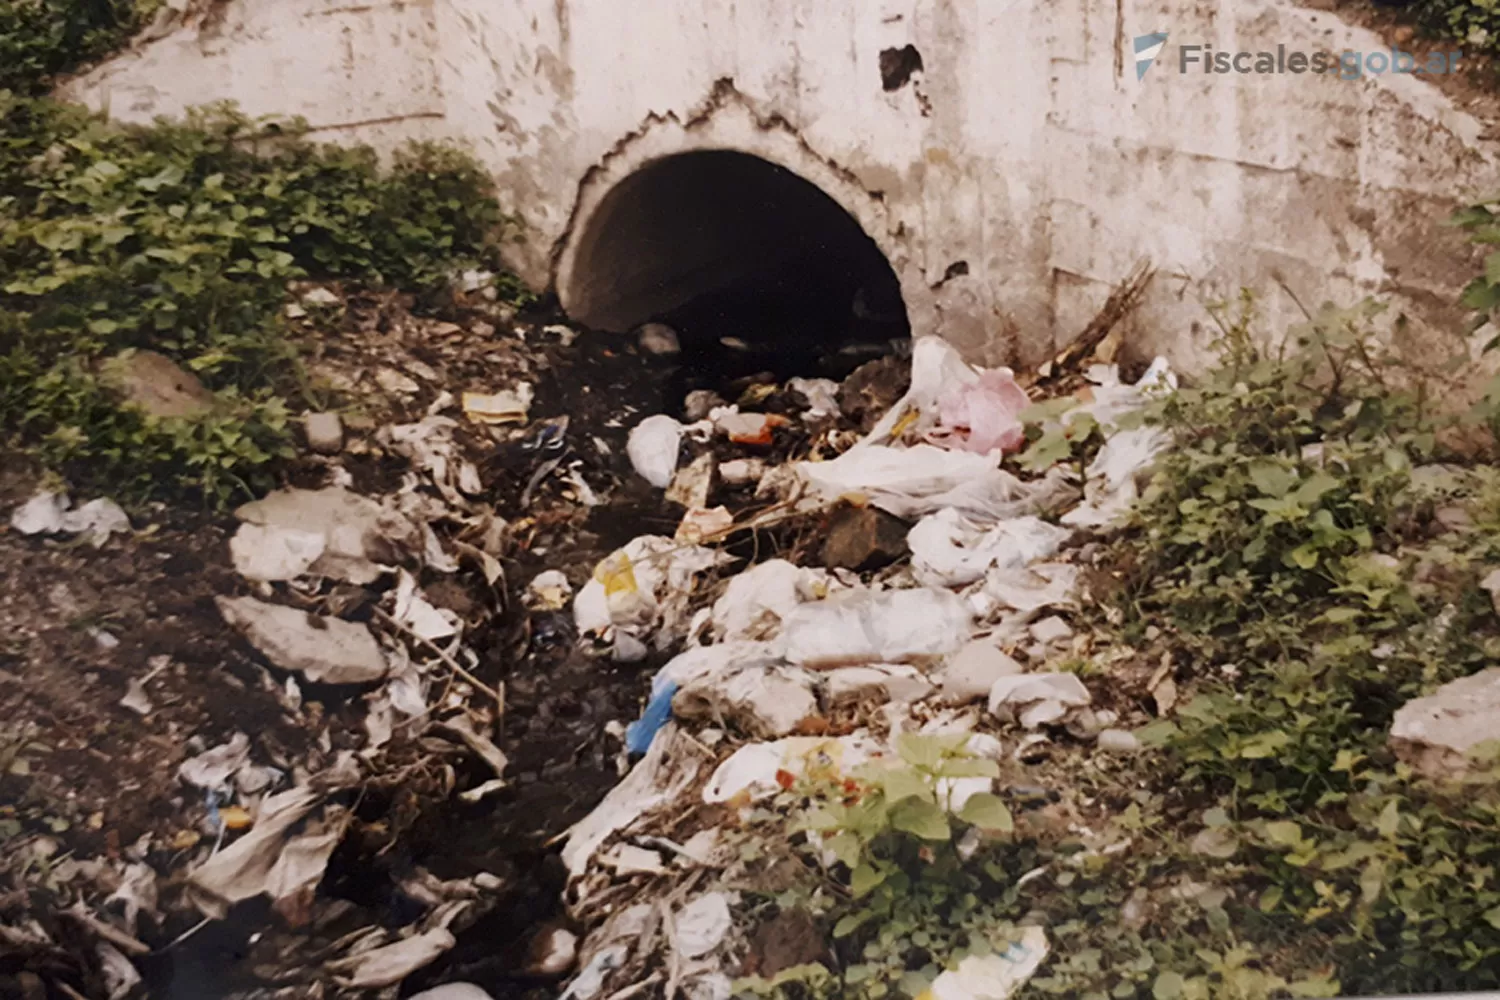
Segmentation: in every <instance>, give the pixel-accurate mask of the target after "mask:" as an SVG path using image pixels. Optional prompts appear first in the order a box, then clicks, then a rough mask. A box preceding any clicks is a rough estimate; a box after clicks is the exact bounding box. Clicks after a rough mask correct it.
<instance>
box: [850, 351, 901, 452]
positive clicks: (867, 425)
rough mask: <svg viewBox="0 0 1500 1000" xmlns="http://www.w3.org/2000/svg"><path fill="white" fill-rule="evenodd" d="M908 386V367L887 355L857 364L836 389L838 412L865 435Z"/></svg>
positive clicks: (899, 360) (898, 359)
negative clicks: (840, 411)
mask: <svg viewBox="0 0 1500 1000" xmlns="http://www.w3.org/2000/svg"><path fill="white" fill-rule="evenodd" d="M910 387H911V366H910V364H908V363H907V362H906V361H903V360H902V359H900V358H898V357H895V356H889V357H884V358H880V359H878V360H876V361H871V362H869V363H867V364H863V365H860V366H859V367H858V368H856V369H855V370H854V373H853V374H852V375H850V376H849V377H848V378H846V379H844V383H843V385H841V386H839V398H838V403H839V409H840V410H842V411H843V414H844V416H846V417H848V418H849V419H850V420H852V421H854V422H855V423H857V424H858V425H859V429H860V431H861V433H865V434H868V433H869V432H870V431H871V430H872V429H873V428H874V427H875V425H876V424H878V423H879V422H880V418H881V417H883V416H885V413H886V411H887V410H889V409H890V408H891V407H892V406H895V405H896V401H897V400H899V399H900V398H901V397H902V396H903V395H905V394H906V390H907V389H908V388H910Z"/></svg>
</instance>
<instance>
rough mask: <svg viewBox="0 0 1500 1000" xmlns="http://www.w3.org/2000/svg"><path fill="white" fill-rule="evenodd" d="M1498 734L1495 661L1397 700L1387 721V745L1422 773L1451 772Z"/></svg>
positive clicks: (1499, 682) (1499, 684)
mask: <svg viewBox="0 0 1500 1000" xmlns="http://www.w3.org/2000/svg"><path fill="white" fill-rule="evenodd" d="M1491 740H1500V667H1491V668H1489V669H1488V670H1481V671H1480V672H1479V673H1477V674H1474V675H1473V676H1470V677H1464V678H1461V679H1459V680H1456V681H1450V682H1449V683H1447V684H1444V685H1443V686H1442V687H1440V688H1438V689H1437V690H1436V691H1434V692H1433V693H1432V694H1430V695H1428V696H1426V697H1425V698H1417V699H1414V700H1412V701H1409V702H1407V703H1406V704H1405V705H1402V706H1401V708H1400V710H1399V711H1397V712H1396V718H1395V720H1394V721H1393V722H1392V724H1391V738H1390V743H1391V749H1392V750H1394V751H1395V752H1396V755H1397V756H1399V757H1400V758H1401V759H1402V760H1404V761H1406V762H1407V763H1408V764H1410V765H1411V766H1412V767H1414V768H1416V769H1417V770H1418V771H1420V772H1421V773H1423V774H1425V775H1427V776H1429V777H1434V778H1444V777H1455V776H1458V775H1460V774H1462V773H1463V772H1464V771H1466V770H1467V769H1468V768H1469V766H1470V765H1471V764H1472V759H1471V758H1470V756H1469V755H1470V753H1471V752H1472V751H1474V750H1475V749H1476V748H1477V747H1478V746H1479V745H1480V744H1482V743H1486V742H1488V741H1491Z"/></svg>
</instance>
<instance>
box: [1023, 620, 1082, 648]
mask: <svg viewBox="0 0 1500 1000" xmlns="http://www.w3.org/2000/svg"><path fill="white" fill-rule="evenodd" d="M1072 636H1073V629H1072V628H1071V627H1070V626H1069V625H1068V623H1067V622H1065V621H1063V620H1062V619H1061V618H1059V617H1057V616H1056V615H1050V616H1048V617H1046V618H1043V619H1042V620H1041V621H1039V622H1035V623H1033V624H1032V626H1031V637H1032V638H1033V639H1035V640H1036V641H1037V642H1040V643H1043V644H1044V645H1051V644H1052V643H1055V642H1062V641H1063V640H1064V639H1069V638H1072Z"/></svg>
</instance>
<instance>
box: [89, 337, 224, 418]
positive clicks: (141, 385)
mask: <svg viewBox="0 0 1500 1000" xmlns="http://www.w3.org/2000/svg"><path fill="white" fill-rule="evenodd" d="M101 374H102V375H103V377H104V381H105V384H107V385H109V386H110V387H111V388H113V389H115V391H117V392H119V393H120V394H121V395H122V396H123V397H124V399H125V402H126V403H128V404H129V405H131V406H134V407H136V408H138V409H141V410H144V411H145V412H146V413H147V414H148V415H149V416H153V417H162V418H169V417H196V416H200V415H202V414H204V413H207V412H208V411H209V410H211V409H213V405H214V394H213V393H211V392H209V391H208V390H207V389H206V388H204V386H203V383H202V382H200V381H198V376H196V375H194V374H193V373H192V372H190V371H188V370H186V369H185V368H182V367H181V366H179V365H178V364H177V363H176V362H175V361H173V360H172V359H171V358H169V357H167V356H166V355H165V354H158V353H157V352H155V351H140V350H132V351H122V352H121V353H119V354H117V355H115V356H114V357H113V358H111V359H109V360H108V361H106V362H105V363H104V366H103V370H102V371H101Z"/></svg>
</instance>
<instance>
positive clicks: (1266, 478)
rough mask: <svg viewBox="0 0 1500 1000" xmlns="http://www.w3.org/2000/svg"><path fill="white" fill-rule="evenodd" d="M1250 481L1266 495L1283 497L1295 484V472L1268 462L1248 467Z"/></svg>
mask: <svg viewBox="0 0 1500 1000" xmlns="http://www.w3.org/2000/svg"><path fill="white" fill-rule="evenodd" d="M1250 482H1251V483H1252V484H1254V486H1255V488H1256V489H1257V490H1259V491H1260V492H1261V493H1262V494H1264V495H1265V496H1268V497H1278V498H1279V497H1284V496H1286V495H1287V493H1289V492H1291V489H1292V487H1293V486H1296V485H1297V474H1296V473H1295V472H1291V471H1290V470H1287V469H1283V468H1282V467H1281V466H1279V465H1274V464H1272V463H1270V462H1259V463H1257V464H1255V465H1252V466H1251V467H1250Z"/></svg>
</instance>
